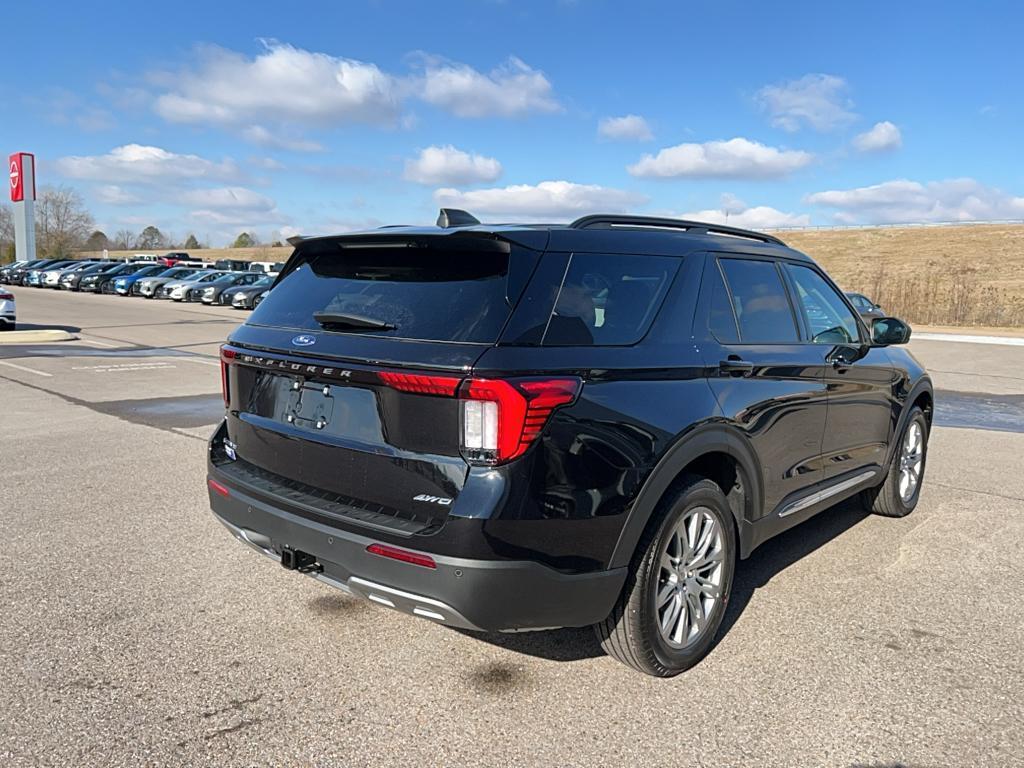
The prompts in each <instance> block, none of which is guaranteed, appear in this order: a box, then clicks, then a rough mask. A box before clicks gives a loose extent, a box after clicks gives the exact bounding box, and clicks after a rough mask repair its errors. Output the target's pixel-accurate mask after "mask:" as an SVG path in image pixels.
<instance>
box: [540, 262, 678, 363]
mask: <svg viewBox="0 0 1024 768" xmlns="http://www.w3.org/2000/svg"><path fill="white" fill-rule="evenodd" d="M679 264H680V259H677V258H672V257H667V256H623V255H604V254H593V253H578V254H573V256H572V260H571V261H570V262H569V269H568V270H567V271H566V274H565V279H564V280H563V281H562V288H561V290H560V291H559V293H558V299H557V300H556V301H555V309H554V312H553V313H552V315H551V318H550V320H549V322H548V327H547V331H546V332H545V334H544V339H543V342H542V343H543V344H544V345H545V346H567V345H572V346H578V345H585V346H587V345H596V346H615V345H619V346H621V345H624V344H634V343H636V342H637V341H639V340H640V339H641V338H643V335H644V334H645V333H646V332H647V329H648V328H649V327H650V325H651V320H652V319H653V318H654V314H655V313H656V312H657V311H658V307H659V306H661V300H662V299H663V298H664V296H665V292H666V291H667V290H668V286H669V284H670V283H671V282H672V277H673V276H674V275H675V273H676V270H677V269H679Z"/></svg>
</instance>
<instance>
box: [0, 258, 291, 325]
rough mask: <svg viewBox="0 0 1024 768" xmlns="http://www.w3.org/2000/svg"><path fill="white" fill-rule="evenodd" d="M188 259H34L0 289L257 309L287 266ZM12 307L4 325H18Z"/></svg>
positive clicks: (3, 276)
mask: <svg viewBox="0 0 1024 768" xmlns="http://www.w3.org/2000/svg"><path fill="white" fill-rule="evenodd" d="M181 257H185V258H181ZM187 257H188V254H184V253H174V254H167V255H166V256H162V257H160V260H159V261H153V260H148V261H147V260H143V258H142V255H139V256H136V257H135V258H132V259H128V260H124V261H115V260H110V259H92V260H82V259H36V260H34V261H23V262H15V263H13V264H9V265H7V266H6V267H3V268H0V283H6V284H8V285H25V286H30V287H34V288H51V289H55V290H68V291H75V292H90V293H107V294H117V295H120V296H141V297H143V298H147V299H171V300H172V301H192V302H202V303H204V304H220V305H223V306H233V307H235V308H237V309H253V308H255V307H256V306H257V305H258V304H259V302H260V301H261V300H262V297H263V295H264V294H265V293H266V292H267V291H269V290H270V286H271V285H273V283H274V278H275V277H276V276H277V274H278V273H279V272H280V270H281V268H282V267H283V266H284V265H283V264H281V263H276V262H246V261H239V260H234V259H224V260H221V261H217V262H214V263H213V264H209V263H206V262H201V261H192V260H187ZM168 262H170V263H168ZM4 295H9V294H4ZM10 303H11V316H10V319H8V318H7V317H6V316H4V317H3V320H4V325H13V323H14V320H13V296H12V297H11V299H10ZM0 309H2V305H0Z"/></svg>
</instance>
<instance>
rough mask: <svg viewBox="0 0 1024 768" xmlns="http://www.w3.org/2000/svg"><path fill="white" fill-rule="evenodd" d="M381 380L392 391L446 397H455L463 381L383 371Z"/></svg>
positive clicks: (380, 374) (444, 377) (445, 377)
mask: <svg viewBox="0 0 1024 768" xmlns="http://www.w3.org/2000/svg"><path fill="white" fill-rule="evenodd" d="M377 375H378V376H379V377H380V380H381V381H382V382H383V383H384V384H387V385H388V386H389V387H391V388H392V389H397V390H399V391H401V392H415V393H416V394H419V395H444V396H445V397H453V396H454V395H455V390H456V389H458V386H459V382H460V381H461V379H457V378H454V377H452V376H423V375H419V374H414V373H393V372H391V371H381V372H380V373H378V374H377Z"/></svg>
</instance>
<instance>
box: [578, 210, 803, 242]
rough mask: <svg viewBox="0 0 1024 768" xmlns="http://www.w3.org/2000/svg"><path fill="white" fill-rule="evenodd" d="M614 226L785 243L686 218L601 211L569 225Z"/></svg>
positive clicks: (735, 228)
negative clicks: (628, 214) (679, 230)
mask: <svg viewBox="0 0 1024 768" xmlns="http://www.w3.org/2000/svg"><path fill="white" fill-rule="evenodd" d="M613 227H650V228H656V229H658V228H660V229H683V230H686V231H687V232H693V233H694V234H697V235H728V236H729V237H745V238H747V239H749V240H760V241H761V242H762V243H775V244H776V245H785V243H784V242H782V241H781V240H780V239H779V238H777V237H775V236H774V235H766V234H765V233H763V232H754V231H752V230H749V229H740V228H739V227H728V226H725V225H724V224H708V223H707V222H704V221H687V220H686V219H668V218H662V217H659V216H626V215H622V214H605V213H599V214H595V215H593V216H584V217H583V218H581V219H576V221H574V222H573V223H572V224H570V225H569V228H570V229H612V228H613Z"/></svg>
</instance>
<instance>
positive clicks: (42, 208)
mask: <svg viewBox="0 0 1024 768" xmlns="http://www.w3.org/2000/svg"><path fill="white" fill-rule="evenodd" d="M91 230H92V214H90V213H89V211H88V210H86V207H85V203H84V202H83V201H82V196H81V195H79V194H78V192H76V191H75V190H74V189H72V188H71V187H63V186H62V187H44V188H43V189H42V191H41V192H40V194H39V199H38V200H37V201H36V249H37V250H38V252H39V253H41V254H45V255H46V256H50V257H56V256H68V255H70V254H72V253H74V252H75V251H76V250H78V249H79V248H81V247H82V244H83V243H84V242H85V239H86V238H87V237H88V236H89V232H90V231H91Z"/></svg>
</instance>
